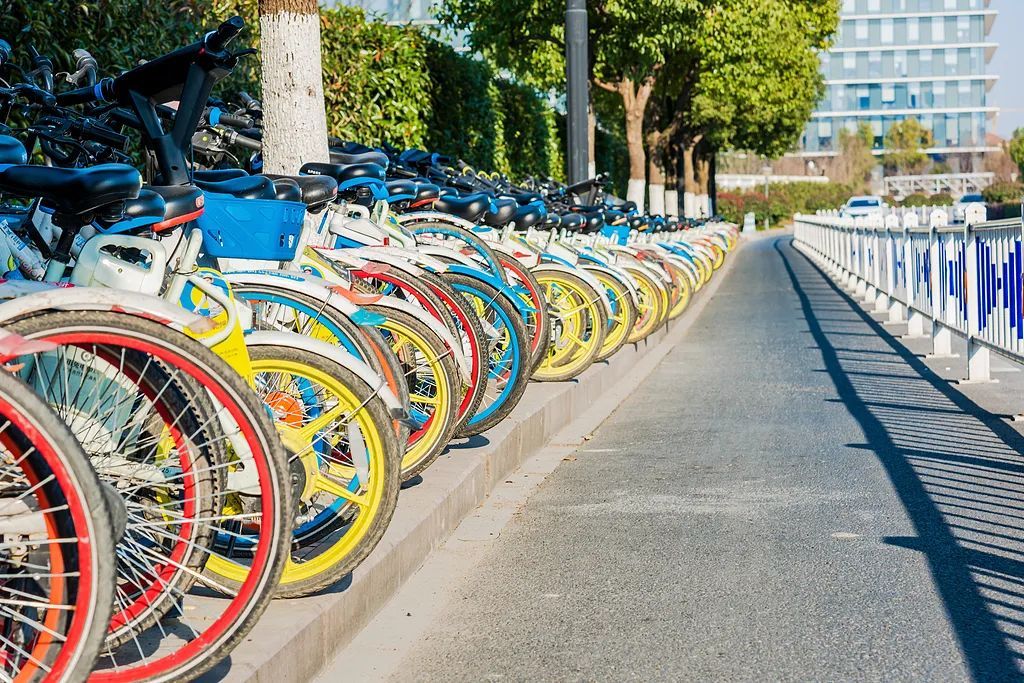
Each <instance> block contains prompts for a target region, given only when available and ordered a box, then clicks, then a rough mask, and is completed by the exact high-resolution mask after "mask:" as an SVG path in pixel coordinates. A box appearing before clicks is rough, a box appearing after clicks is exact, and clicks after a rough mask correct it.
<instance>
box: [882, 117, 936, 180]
mask: <svg viewBox="0 0 1024 683" xmlns="http://www.w3.org/2000/svg"><path fill="white" fill-rule="evenodd" d="M931 146H932V132H931V131H930V130H928V129H927V128H925V127H924V126H922V125H921V123H920V122H919V121H918V120H917V119H915V118H909V119H904V120H903V121H899V122H898V123H895V124H893V126H892V128H890V129H889V132H888V133H886V134H885V165H886V166H887V167H889V168H890V169H893V170H895V171H896V172H897V173H901V174H910V175H915V174H919V173H922V172H924V169H925V167H926V166H927V165H928V154H927V153H926V152H925V151H924V150H926V149H927V148H929V147H931Z"/></svg>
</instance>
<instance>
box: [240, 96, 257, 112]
mask: <svg viewBox="0 0 1024 683" xmlns="http://www.w3.org/2000/svg"><path fill="white" fill-rule="evenodd" d="M238 98H239V99H240V100H242V104H244V105H245V108H246V109H251V110H252V111H259V112H262V111H263V105H262V104H260V101H259V100H257V99H256V98H255V97H253V96H252V95H250V94H249V93H247V92H244V91H243V92H240V93H238Z"/></svg>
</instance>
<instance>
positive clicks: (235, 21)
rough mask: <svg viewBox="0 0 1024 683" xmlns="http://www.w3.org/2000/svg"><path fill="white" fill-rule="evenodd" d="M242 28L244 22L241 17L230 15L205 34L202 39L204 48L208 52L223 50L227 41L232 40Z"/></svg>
mask: <svg viewBox="0 0 1024 683" xmlns="http://www.w3.org/2000/svg"><path fill="white" fill-rule="evenodd" d="M243 28H245V22H244V21H242V17H237V16H236V17H231V18H230V19H228V20H227V21H225V22H224V23H223V24H221V25H220V26H218V27H217V29H216V30H215V31H210V32H209V33H207V34H206V38H205V39H204V41H203V42H204V43H205V44H206V49H207V50H209V51H210V52H223V51H224V48H226V47H227V46H228V43H230V42H231V41H232V40H234V39H235V37H236V36H238V34H239V33H241V32H242V29H243Z"/></svg>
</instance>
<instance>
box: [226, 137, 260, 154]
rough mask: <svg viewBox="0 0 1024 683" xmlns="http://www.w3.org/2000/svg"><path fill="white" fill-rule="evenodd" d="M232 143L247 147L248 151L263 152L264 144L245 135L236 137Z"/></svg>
mask: <svg viewBox="0 0 1024 683" xmlns="http://www.w3.org/2000/svg"><path fill="white" fill-rule="evenodd" d="M231 142H233V143H235V144H236V145H238V146H239V147H245V148H246V149H251V150H253V151H255V152H259V151H262V149H263V143H262V142H260V141H259V140H256V139H254V138H248V137H246V136H244V135H235V136H234V139H233V140H231Z"/></svg>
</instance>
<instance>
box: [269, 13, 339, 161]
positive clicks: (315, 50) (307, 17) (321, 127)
mask: <svg viewBox="0 0 1024 683" xmlns="http://www.w3.org/2000/svg"><path fill="white" fill-rule="evenodd" d="M259 14H260V55H261V58H262V67H263V68H262V84H263V112H264V113H263V169H264V171H265V172H267V173H283V174H288V173H298V172H299V167H300V166H302V164H304V163H307V162H310V161H327V160H328V158H329V156H330V155H329V154H328V151H327V118H326V108H325V106H324V88H323V76H322V70H321V63H320V12H319V9H318V8H317V2H316V0H259Z"/></svg>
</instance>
